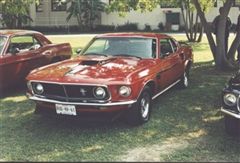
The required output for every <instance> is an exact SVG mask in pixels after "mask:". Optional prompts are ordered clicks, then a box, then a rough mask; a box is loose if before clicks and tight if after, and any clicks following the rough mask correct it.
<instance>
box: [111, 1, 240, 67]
mask: <svg viewBox="0 0 240 163" xmlns="http://www.w3.org/2000/svg"><path fill="white" fill-rule="evenodd" d="M223 1H224V6H223V8H224V12H223V14H221V19H220V21H219V24H218V25H217V26H218V28H219V30H218V33H217V36H216V43H215V41H214V38H213V36H212V30H211V25H210V24H209V23H208V22H207V20H206V16H205V12H207V11H208V10H209V9H210V8H211V7H212V6H213V5H214V2H215V1H213V0H153V1H148V0H114V1H112V3H111V4H110V6H108V7H107V12H113V11H117V12H119V15H120V16H124V15H125V14H126V13H127V12H129V11H131V10H140V11H142V12H144V11H152V10H153V9H154V8H156V7H157V6H158V5H159V4H161V3H171V4H174V5H177V6H181V8H182V10H185V12H186V13H185V14H183V15H184V21H185V22H184V24H185V30H186V34H187V38H188V40H189V41H191V40H195V38H197V37H196V33H195V32H194V31H197V30H196V28H193V27H195V26H196V25H195V24H194V23H192V22H194V21H193V20H194V18H193V15H194V10H196V11H197V17H195V23H196V22H198V19H200V22H201V25H202V26H203V27H204V29H205V32H206V35H207V38H208V42H209V45H210V49H211V51H212V54H213V57H214V61H215V64H216V67H217V68H218V69H229V68H230V69H235V68H237V67H238V64H239V63H238V62H237V61H236V59H235V58H236V57H235V53H236V50H237V47H238V46H239V44H240V31H237V34H236V37H235V39H234V41H233V43H232V45H231V47H230V50H229V51H228V52H227V53H226V52H225V46H224V45H225V39H224V35H225V25H224V24H226V20H227V16H228V14H229V11H230V8H231V7H232V4H233V2H234V1H233V0H223ZM182 12H183V11H182ZM200 29H201V28H200ZM238 29H239V28H238ZM200 31H203V29H201V30H200ZM200 40H201V35H200V36H199V37H198V39H197V41H200Z"/></svg>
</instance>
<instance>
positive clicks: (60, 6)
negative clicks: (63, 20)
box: [52, 0, 67, 11]
mask: <svg viewBox="0 0 240 163" xmlns="http://www.w3.org/2000/svg"><path fill="white" fill-rule="evenodd" d="M66 10H67V3H66V2H62V1H61V0H52V11H66Z"/></svg>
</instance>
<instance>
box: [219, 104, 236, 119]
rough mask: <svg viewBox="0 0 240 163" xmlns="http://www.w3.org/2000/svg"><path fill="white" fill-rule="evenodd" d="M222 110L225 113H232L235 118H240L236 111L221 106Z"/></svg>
mask: <svg viewBox="0 0 240 163" xmlns="http://www.w3.org/2000/svg"><path fill="white" fill-rule="evenodd" d="M221 112H223V113H225V114H227V115H230V116H232V117H234V118H237V119H240V114H236V113H234V112H231V111H229V110H227V109H225V108H223V107H222V108H221Z"/></svg>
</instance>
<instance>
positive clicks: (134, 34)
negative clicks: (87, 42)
mask: <svg viewBox="0 0 240 163" xmlns="http://www.w3.org/2000/svg"><path fill="white" fill-rule="evenodd" d="M98 37H169V36H168V35H166V34H162V33H148V32H124V33H106V34H100V35H97V38H98Z"/></svg>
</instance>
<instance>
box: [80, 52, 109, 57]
mask: <svg viewBox="0 0 240 163" xmlns="http://www.w3.org/2000/svg"><path fill="white" fill-rule="evenodd" d="M83 55H97V56H104V57H108V55H106V54H101V53H86V54H83Z"/></svg>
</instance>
